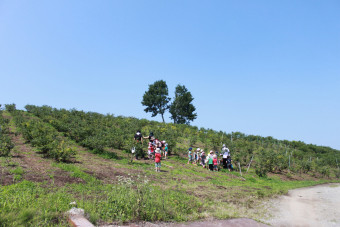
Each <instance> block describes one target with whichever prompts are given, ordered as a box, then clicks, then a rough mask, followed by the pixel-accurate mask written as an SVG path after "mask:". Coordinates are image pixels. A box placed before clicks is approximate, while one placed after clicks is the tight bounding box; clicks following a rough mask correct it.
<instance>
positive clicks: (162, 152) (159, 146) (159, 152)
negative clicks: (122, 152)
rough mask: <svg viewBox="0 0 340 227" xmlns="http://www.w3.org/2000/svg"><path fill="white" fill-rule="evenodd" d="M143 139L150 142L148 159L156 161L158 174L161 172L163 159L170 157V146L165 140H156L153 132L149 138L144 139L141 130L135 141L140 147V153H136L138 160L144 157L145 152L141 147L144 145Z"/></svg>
mask: <svg viewBox="0 0 340 227" xmlns="http://www.w3.org/2000/svg"><path fill="white" fill-rule="evenodd" d="M143 139H147V140H148V141H149V142H148V158H149V159H153V160H155V168H156V171H157V172H160V168H161V158H162V157H163V158H164V159H167V156H168V144H167V142H166V141H165V140H159V139H158V138H155V137H154V135H153V132H150V134H149V136H146V137H143V135H142V133H141V132H140V130H138V131H137V133H136V134H135V136H134V140H135V141H136V144H137V145H139V146H138V148H139V149H138V150H139V152H135V153H136V154H135V155H136V159H138V156H139V155H141V156H142V157H143V155H144V154H143V151H142V148H141V145H142V144H143Z"/></svg>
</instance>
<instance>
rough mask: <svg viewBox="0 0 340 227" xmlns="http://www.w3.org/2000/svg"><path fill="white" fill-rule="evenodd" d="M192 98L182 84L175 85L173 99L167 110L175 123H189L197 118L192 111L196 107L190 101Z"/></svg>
mask: <svg viewBox="0 0 340 227" xmlns="http://www.w3.org/2000/svg"><path fill="white" fill-rule="evenodd" d="M193 100H194V98H193V97H192V95H191V93H190V92H189V91H188V89H187V88H186V87H185V86H184V85H177V87H176V91H175V99H174V101H173V102H172V103H171V105H170V110H169V112H170V114H171V119H173V120H174V123H175V124H189V123H190V121H193V120H195V119H196V118H197V114H196V113H194V112H195V110H196V108H195V106H194V105H193V104H192V103H191V102H192V101H193Z"/></svg>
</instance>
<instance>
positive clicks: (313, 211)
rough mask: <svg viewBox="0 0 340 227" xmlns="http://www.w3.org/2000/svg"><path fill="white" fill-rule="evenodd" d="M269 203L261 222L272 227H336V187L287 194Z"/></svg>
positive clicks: (339, 210)
mask: <svg viewBox="0 0 340 227" xmlns="http://www.w3.org/2000/svg"><path fill="white" fill-rule="evenodd" d="M270 203H271V206H270V208H271V209H269V210H272V211H271V212H270V213H269V215H270V217H269V218H266V219H264V220H263V221H264V222H267V223H269V224H271V225H273V226H318V227H320V226H340V184H325V185H318V186H314V187H310V188H300V189H295V190H291V191H289V193H288V195H286V196H281V197H279V198H277V199H275V200H273V201H271V202H270Z"/></svg>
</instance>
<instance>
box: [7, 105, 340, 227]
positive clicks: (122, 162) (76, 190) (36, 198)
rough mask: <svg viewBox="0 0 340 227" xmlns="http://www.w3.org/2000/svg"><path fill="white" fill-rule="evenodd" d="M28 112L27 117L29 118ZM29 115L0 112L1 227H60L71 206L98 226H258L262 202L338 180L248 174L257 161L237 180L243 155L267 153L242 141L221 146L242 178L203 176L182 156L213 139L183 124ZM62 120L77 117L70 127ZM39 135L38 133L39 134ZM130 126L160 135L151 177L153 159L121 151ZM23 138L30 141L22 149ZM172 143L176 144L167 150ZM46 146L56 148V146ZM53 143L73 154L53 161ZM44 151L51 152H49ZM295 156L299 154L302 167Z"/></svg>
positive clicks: (286, 172)
mask: <svg viewBox="0 0 340 227" xmlns="http://www.w3.org/2000/svg"><path fill="white" fill-rule="evenodd" d="M33 108H36V109H35V110H34V111H33V110H32V109H33ZM28 109H29V110H30V111H29V112H23V111H17V110H11V109H10V112H3V113H1V114H2V116H3V117H4V118H5V119H8V120H9V122H8V127H9V132H8V135H9V136H10V138H11V140H12V142H13V143H14V145H15V146H14V148H13V149H12V150H11V153H10V154H9V155H8V156H3V157H0V162H1V165H0V171H1V172H0V173H1V177H0V183H1V186H0V187H1V190H0V208H1V209H0V222H1V223H2V224H3V225H4V226H13V225H26V226H30V225H31V226H37V225H38V226H39V225H45V226H46V225H67V223H66V221H65V220H66V219H65V217H64V215H63V214H64V212H65V211H67V210H68V209H69V208H70V205H69V203H70V202H72V201H76V202H77V204H78V206H79V207H81V208H84V209H85V211H86V212H87V214H88V216H89V218H90V220H91V221H92V222H94V223H97V224H105V223H122V222H127V221H138V220H146V221H187V220H196V219H205V218H211V217H214V218H223V219H225V218H231V217H250V218H255V219H258V218H259V217H260V216H261V213H262V212H263V210H261V209H260V208H259V206H260V204H261V201H262V200H263V199H264V198H268V197H271V196H274V195H277V194H284V193H286V192H287V190H288V189H291V188H296V187H304V186H310V185H315V184H320V183H325V182H338V181H339V180H338V179H337V178H336V173H337V172H336V168H335V167H334V166H332V165H329V166H327V169H328V170H329V173H328V174H327V173H326V174H321V173H319V172H318V171H315V170H314V169H312V168H311V170H310V171H307V172H306V171H299V169H297V170H295V169H294V168H297V167H296V166H297V165H298V163H299V162H298V161H295V162H294V163H293V162H292V163H291V167H290V169H281V170H279V169H275V168H272V169H269V170H270V171H267V170H265V171H266V175H267V176H266V177H259V176H258V174H256V173H258V171H257V169H258V168H259V167H258V165H259V164H260V163H262V162H261V160H258V159H255V161H254V162H255V163H256V164H255V165H253V164H254V163H253V164H252V166H251V168H250V169H249V172H247V173H246V170H247V168H246V167H247V166H246V164H245V163H248V162H249V160H248V158H243V156H242V154H244V152H247V155H246V157H248V156H250V155H260V154H259V153H257V152H259V150H258V149H259V147H260V143H262V144H261V146H266V148H265V149H268V150H269V149H270V148H269V147H270V146H269V142H268V141H266V142H258V141H256V140H250V139H249V138H248V137H244V138H243V137H241V136H239V138H237V137H236V138H234V139H233V143H232V144H231V146H230V147H231V150H232V152H233V153H232V154H233V155H235V156H237V155H238V156H239V160H238V161H239V162H240V163H242V165H240V166H241V171H242V176H241V175H240V173H239V170H237V171H235V172H229V171H225V170H221V171H219V172H211V171H208V170H207V169H204V168H202V167H201V166H197V165H193V164H187V160H186V157H185V156H186V153H185V150H186V149H187V147H188V146H189V145H190V143H193V144H191V145H196V146H201V147H206V148H205V149H209V148H211V149H213V148H214V147H213V146H214V145H213V144H214V143H215V142H216V141H215V142H214V139H216V138H217V137H219V135H220V134H219V132H214V131H209V130H208V132H207V134H206V137H205V139H203V137H199V135H200V133H202V132H201V131H202V130H203V129H201V130H198V129H195V128H194V127H190V126H182V125H172V124H168V125H166V124H165V125H164V124H160V123H156V122H149V121H146V120H138V119H134V118H123V117H117V118H116V117H113V116H104V115H100V114H96V113H84V112H81V111H75V110H71V111H66V110H53V109H52V108H49V107H41V108H39V107H31V108H28ZM38 110H39V111H38ZM33 114H34V115H33ZM71 115H75V116H78V117H79V116H80V117H79V118H76V119H74V118H72V117H71ZM32 125H33V126H32ZM34 125H36V126H37V127H36V128H35V127H34ZM70 125H72V127H71V126H70ZM50 127H51V128H50ZM42 128H46V131H43V132H42V131H41V130H42ZM136 128H141V129H142V131H143V132H147V130H151V128H152V130H153V131H154V133H155V134H158V133H159V135H161V137H160V138H164V139H166V140H168V141H169V142H170V145H172V146H173V147H172V155H170V157H169V159H167V160H162V167H161V170H162V171H161V172H160V173H157V172H155V171H154V161H153V160H148V159H140V160H132V159H131V154H130V149H129V147H130V146H132V145H133V144H132V143H131V141H132V140H131V139H130V138H131V137H132V136H133V134H134V130H135V129H136ZM54 130H55V131H54ZM85 132H87V134H86V133H85ZM191 132H195V133H196V134H193V135H192V134H190V133H191ZM111 133H116V134H111ZM210 133H213V134H211V135H210ZM48 134H51V135H53V136H54V137H53V138H54V140H51V141H52V142H51V143H52V144H54V145H53V146H52V145H51V144H49V143H47V142H49V139H48V138H49V136H48ZM28 135H29V136H31V137H30V138H29V141H28V139H27V138H28ZM112 135H118V136H119V137H121V138H123V139H116V138H115V136H112ZM194 135H197V138H196V141H190V140H194V139H195V138H194V139H192V138H191V137H192V136H194ZM222 135H225V136H227V135H226V134H222ZM125 136H126V137H130V138H125ZM167 136H169V139H168V137H167ZM171 136H172V137H171ZM225 136H223V137H224V138H225ZM33 137H35V138H33ZM174 138H176V142H175V143H174V142H172V139H174ZM187 138H189V139H187ZM97 139H98V140H97ZM45 140H46V141H45ZM109 140H110V141H111V142H108V141H109ZM120 140H121V143H120V142H119V141H120ZM55 141H58V144H57V145H55ZM212 141H213V142H212ZM222 141H223V142H227V141H225V140H223V139H222ZM262 141H263V140H262ZM59 142H60V144H62V147H61V148H62V149H63V151H65V152H67V151H72V155H70V156H69V158H68V159H67V160H64V161H63V160H61V159H58V158H56V157H59V156H56V155H55V152H57V151H58V149H60V144H59ZM216 143H218V144H219V143H220V141H218V142H216ZM282 143H283V142H282ZM289 143H292V142H289ZM41 144H43V145H41ZM65 144H66V145H65ZM242 144H248V145H249V146H243V145H242ZM210 145H212V147H209V146H210ZM238 146H239V147H238ZM272 146H273V147H276V149H277V150H276V151H274V152H272V153H275V152H277V153H278V155H282V154H283V155H285V153H284V152H282V151H281V150H280V147H281V148H282V146H283V145H282V144H280V143H279V144H273V145H272ZM306 146H307V145H306ZM311 146H312V145H311ZM118 147H119V149H118ZM184 147H186V148H184ZM250 147H253V148H254V149H255V150H250ZM290 149H292V148H290ZM322 149H326V150H325V151H326V152H325V153H321V152H320V154H319V153H317V152H316V155H320V156H317V158H318V159H319V160H320V161H321V160H322V158H323V157H327V155H330V154H328V153H331V152H335V151H333V150H332V149H329V148H320V150H322ZM51 150H52V151H53V152H52V153H49V152H50V151H51ZM289 152H294V153H295V154H291V155H292V156H291V157H292V160H294V159H295V158H296V159H298V155H297V154H299V152H302V151H300V150H298V149H296V148H295V149H293V150H289ZM287 153H288V152H287ZM307 153H308V154H310V152H307ZM51 154H52V155H51ZM294 155H295V156H294ZM314 157H315V156H314ZM319 157H320V158H319ZM333 157H334V156H333ZM293 158H294V159H293ZM304 158H305V157H304V156H302V159H301V160H304ZM314 159H315V158H313V160H314ZM131 160H132V161H131ZM243 160H245V161H244V163H243ZM292 160H291V161H292ZM319 160H314V161H319ZM310 162H312V161H310ZM236 163H237V162H235V164H236ZM294 165H295V166H294ZM335 165H336V164H335ZM253 166H255V168H253ZM268 168H270V167H268Z"/></svg>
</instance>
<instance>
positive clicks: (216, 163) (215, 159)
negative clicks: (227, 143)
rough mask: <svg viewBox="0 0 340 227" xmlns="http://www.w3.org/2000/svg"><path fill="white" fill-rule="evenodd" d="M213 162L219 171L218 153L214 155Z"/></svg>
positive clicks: (215, 168) (215, 169)
mask: <svg viewBox="0 0 340 227" xmlns="http://www.w3.org/2000/svg"><path fill="white" fill-rule="evenodd" d="M213 164H214V171H218V164H219V163H218V159H217V155H214V156H213Z"/></svg>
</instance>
